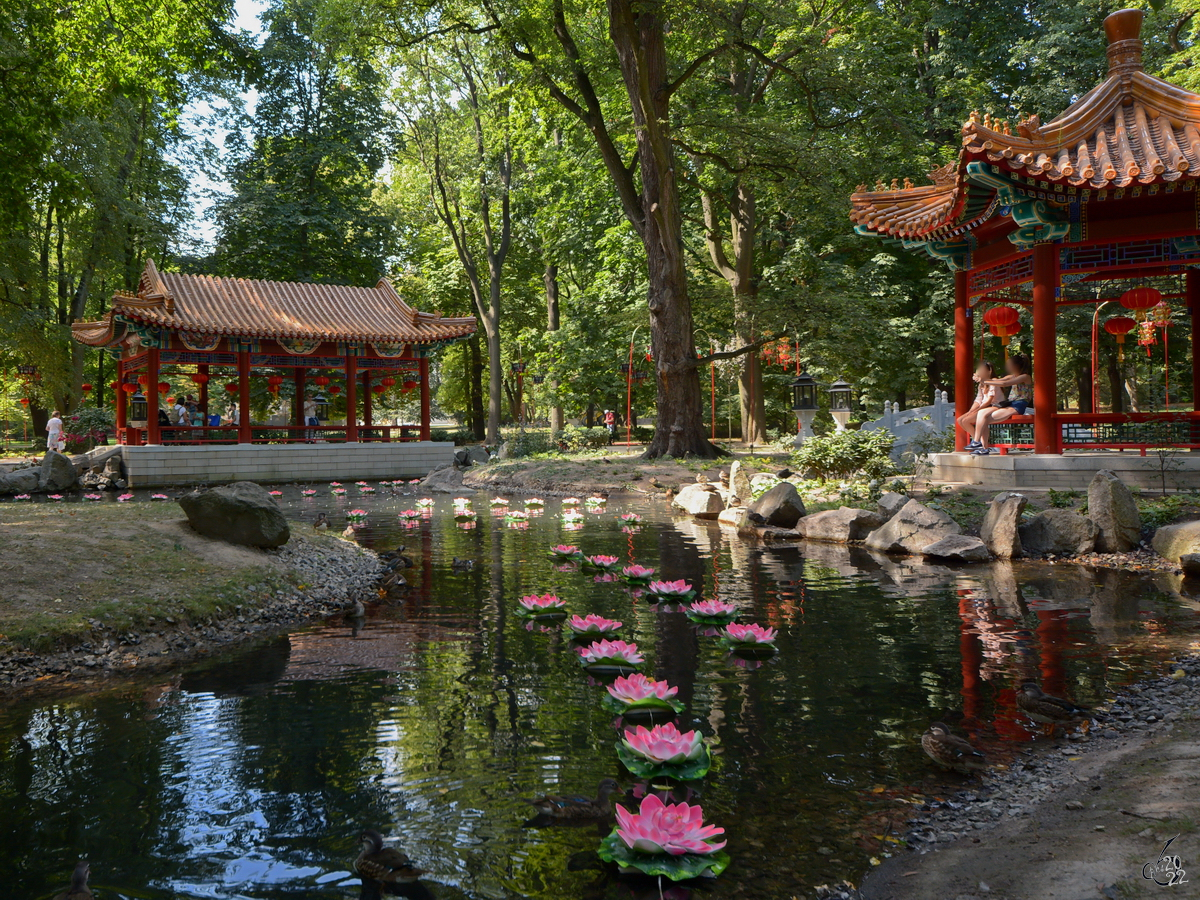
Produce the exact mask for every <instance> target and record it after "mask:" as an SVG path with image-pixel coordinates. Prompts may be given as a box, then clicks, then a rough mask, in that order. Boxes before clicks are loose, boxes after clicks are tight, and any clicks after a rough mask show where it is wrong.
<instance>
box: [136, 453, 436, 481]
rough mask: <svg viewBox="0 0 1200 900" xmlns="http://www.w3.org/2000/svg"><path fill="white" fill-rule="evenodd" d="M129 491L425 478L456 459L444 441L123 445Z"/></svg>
mask: <svg viewBox="0 0 1200 900" xmlns="http://www.w3.org/2000/svg"><path fill="white" fill-rule="evenodd" d="M122 456H123V458H124V462H125V472H126V475H127V480H128V482H129V486H130V487H135V488H144V487H159V486H164V485H179V484H195V483H197V482H206V483H208V484H219V483H223V482H230V481H260V482H293V481H299V482H328V481H351V482H352V481H356V480H377V479H387V480H393V479H397V478H422V477H424V476H425V475H428V474H429V472H430V471H432V470H433V469H437V468H441V467H442V466H448V465H450V464H451V463H452V462H453V461H454V444H452V443H450V442H445V441H404V442H396V443H383V442H371V443H330V444H225V445H212V444H210V445H207V446H204V445H199V446H185V447H180V446H166V445H147V446H140V447H130V446H127V447H123V448H122Z"/></svg>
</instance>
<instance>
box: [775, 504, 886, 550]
mask: <svg viewBox="0 0 1200 900" xmlns="http://www.w3.org/2000/svg"><path fill="white" fill-rule="evenodd" d="M882 524H883V520H882V519H881V518H880V517H879V514H878V513H876V512H872V511H871V510H869V509H851V508H849V507H846V506H843V507H842V508H841V509H827V510H825V511H824V512H819V513H813V514H812V515H811V516H805V517H804V518H803V519H801V520H800V521H799V522H797V523H796V533H797V534H799V535H800V536H801V537H802V538H806V539H808V540H810V541H828V542H831V543H835V544H847V543H849V542H850V541H861V540H862V539H863V538H865V537H866V536H867V535H868V534H870V533H871V532H872V531H874V530H875V529H876V528H878V527H879V526H880V525H882Z"/></svg>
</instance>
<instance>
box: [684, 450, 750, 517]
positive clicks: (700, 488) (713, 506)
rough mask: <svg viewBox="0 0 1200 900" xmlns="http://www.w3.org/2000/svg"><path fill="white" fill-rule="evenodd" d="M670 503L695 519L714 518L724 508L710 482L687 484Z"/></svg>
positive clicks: (723, 502) (719, 496) (723, 503)
mask: <svg viewBox="0 0 1200 900" xmlns="http://www.w3.org/2000/svg"><path fill="white" fill-rule="evenodd" d="M734 465H737V463H734ZM671 505H672V506H674V507H675V508H676V509H681V510H683V511H684V512H685V513H687V514H688V515H689V516H695V517H696V518H697V519H715V518H716V517H717V516H718V515H720V513H721V510H723V509H724V508H725V501H724V500H722V499H721V495H720V494H719V493H717V489H716V488H715V487H714V486H713V485H711V484H689V485H685V486H684V487H683V488H682V489H681V490H680V491H679V493H678V494H676V495H675V499H674V500H672V501H671Z"/></svg>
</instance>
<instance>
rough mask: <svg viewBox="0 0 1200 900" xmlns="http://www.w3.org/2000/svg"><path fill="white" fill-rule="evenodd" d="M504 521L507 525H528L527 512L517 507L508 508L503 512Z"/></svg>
mask: <svg viewBox="0 0 1200 900" xmlns="http://www.w3.org/2000/svg"><path fill="white" fill-rule="evenodd" d="M504 521H505V522H506V523H508V524H509V525H528V524H529V513H527V512H524V511H522V510H519V509H510V510H508V511H507V512H506V513H505V514H504Z"/></svg>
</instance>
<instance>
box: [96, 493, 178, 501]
mask: <svg viewBox="0 0 1200 900" xmlns="http://www.w3.org/2000/svg"><path fill="white" fill-rule="evenodd" d="M84 498H85V499H86V498H87V495H86V494H84ZM96 499H100V495H99V494H97V495H96ZM150 499H151V500H170V499H171V498H170V497H168V496H167V495H166V494H151V495H150Z"/></svg>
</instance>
